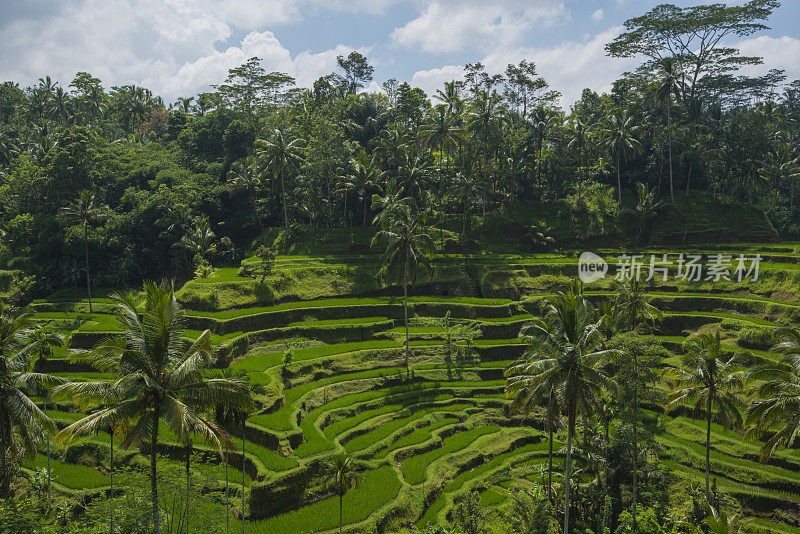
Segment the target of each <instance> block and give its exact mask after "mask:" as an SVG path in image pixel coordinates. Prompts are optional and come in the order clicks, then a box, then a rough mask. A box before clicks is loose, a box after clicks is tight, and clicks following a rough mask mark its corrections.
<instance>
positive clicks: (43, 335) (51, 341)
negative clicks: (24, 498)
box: [26, 326, 65, 508]
mask: <svg viewBox="0 0 800 534" xmlns="http://www.w3.org/2000/svg"><path fill="white" fill-rule="evenodd" d="M26 342H27V344H28V346H29V347H30V352H31V355H32V358H31V359H30V363H29V365H28V371H30V372H33V371H41V370H42V369H41V367H42V364H44V363H45V362H47V360H48V359H49V358H51V357H52V356H53V348H54V347H63V346H64V343H65V339H64V336H63V335H62V334H60V333H58V332H55V331H53V330H49V329H47V328H44V327H41V326H36V327H34V328H33V329H32V330H31V331H30V333H29V334H28V337H27V340H26ZM39 393H40V394H41V395H42V412H43V413H44V415H45V416H46V415H47V390H46V389H43V388H41V391H39ZM46 434H47V507H48V508H50V482H51V471H50V432H46Z"/></svg>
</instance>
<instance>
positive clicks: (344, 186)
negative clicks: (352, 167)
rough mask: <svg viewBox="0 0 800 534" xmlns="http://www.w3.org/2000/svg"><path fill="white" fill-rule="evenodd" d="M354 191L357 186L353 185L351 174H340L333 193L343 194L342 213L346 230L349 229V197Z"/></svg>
mask: <svg viewBox="0 0 800 534" xmlns="http://www.w3.org/2000/svg"><path fill="white" fill-rule="evenodd" d="M353 189H355V184H354V183H353V180H352V177H351V176H350V175H349V174H340V175H338V176H337V177H336V183H335V185H334V189H333V192H334V193H341V195H342V198H343V200H344V212H343V213H342V221H343V224H342V226H343V227H344V228H347V195H348V193H350V191H352V190H353Z"/></svg>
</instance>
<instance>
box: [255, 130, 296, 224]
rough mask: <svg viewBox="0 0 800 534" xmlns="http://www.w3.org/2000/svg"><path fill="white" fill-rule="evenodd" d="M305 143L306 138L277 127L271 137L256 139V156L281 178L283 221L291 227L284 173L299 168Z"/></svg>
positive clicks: (265, 166) (266, 167)
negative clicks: (295, 135) (292, 134)
mask: <svg viewBox="0 0 800 534" xmlns="http://www.w3.org/2000/svg"><path fill="white" fill-rule="evenodd" d="M303 144H305V140H304V139H301V138H299V137H295V138H292V137H291V135H290V134H288V133H287V132H285V131H284V130H281V129H280V128H276V129H275V130H274V131H273V133H272V136H271V137H270V138H269V139H259V140H257V141H256V157H257V158H258V159H259V161H260V162H261V164H262V165H263V166H264V168H265V169H267V170H268V171H270V172H272V174H273V176H275V177H277V178H279V179H280V183H281V196H282V197H283V222H284V226H285V227H286V228H287V229H288V228H289V211H288V203H287V199H286V180H285V178H284V175H285V173H286V171H287V170H292V169H294V170H295V171H296V170H298V169H299V167H300V163H302V161H303Z"/></svg>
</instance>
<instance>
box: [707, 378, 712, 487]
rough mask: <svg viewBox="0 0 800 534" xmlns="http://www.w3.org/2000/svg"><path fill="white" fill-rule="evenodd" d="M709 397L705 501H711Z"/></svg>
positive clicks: (708, 407)
mask: <svg viewBox="0 0 800 534" xmlns="http://www.w3.org/2000/svg"><path fill="white" fill-rule="evenodd" d="M711 397H712V394H711V392H709V394H708V400H707V401H706V499H708V501H709V502H710V501H711V490H710V488H709V479H710V478H711Z"/></svg>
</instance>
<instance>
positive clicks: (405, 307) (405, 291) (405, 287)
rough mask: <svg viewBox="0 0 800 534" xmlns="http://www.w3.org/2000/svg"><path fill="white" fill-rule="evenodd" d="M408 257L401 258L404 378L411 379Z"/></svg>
mask: <svg viewBox="0 0 800 534" xmlns="http://www.w3.org/2000/svg"><path fill="white" fill-rule="evenodd" d="M407 277H408V256H407V255H406V256H404V257H403V316H404V318H405V324H406V352H405V359H404V361H405V366H406V378H410V377H411V372H410V370H409V368H408V278H407Z"/></svg>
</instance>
